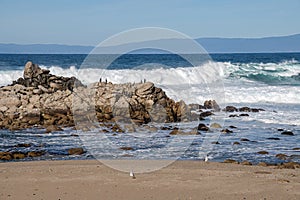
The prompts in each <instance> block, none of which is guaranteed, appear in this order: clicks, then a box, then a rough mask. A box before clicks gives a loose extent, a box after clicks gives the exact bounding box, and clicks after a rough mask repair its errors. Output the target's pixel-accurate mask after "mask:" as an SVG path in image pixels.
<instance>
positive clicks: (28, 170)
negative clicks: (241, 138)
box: [0, 160, 300, 200]
mask: <svg viewBox="0 0 300 200" xmlns="http://www.w3.org/2000/svg"><path fill="white" fill-rule="evenodd" d="M151 162H156V161H151ZM0 199H1V200H2V199H3V200H6V199H44V200H48V199H56V200H57V199H62V200H65V199H71V200H74V199H81V200H83V199H108V200H110V199H164V200H165V199H300V169H274V168H272V167H261V166H243V165H237V164H224V163H209V162H208V163H204V162H199V161H177V162H175V163H173V164H171V165H170V166H168V167H166V168H163V169H161V170H158V171H155V172H151V173H141V174H136V179H132V178H131V177H130V176H129V173H125V172H120V171H116V170H114V169H111V168H109V167H107V166H105V165H104V164H101V163H100V162H99V161H96V160H88V161H35V162H10V163H0Z"/></svg>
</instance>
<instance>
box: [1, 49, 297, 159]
mask: <svg viewBox="0 0 300 200" xmlns="http://www.w3.org/2000/svg"><path fill="white" fill-rule="evenodd" d="M107 56H109V55H102V57H100V58H99V59H98V60H97V61H95V62H86V60H85V59H86V58H87V55H80V54H76V55H68V54H62V55H59V54H53V55H47V54H43V55H38V54H18V55H14V54H2V55H0V85H2V86H3V85H7V84H10V83H12V81H13V80H16V79H17V78H19V77H22V74H23V68H24V65H25V63H26V62H27V61H29V60H30V61H33V62H34V63H37V64H39V65H40V66H41V67H42V68H47V69H49V70H50V71H51V73H52V74H55V75H59V76H75V77H77V78H79V79H80V80H81V81H82V82H83V83H85V84H89V83H93V82H97V81H99V79H100V78H101V79H102V81H105V80H107V81H110V82H113V83H124V82H140V81H144V80H146V81H152V82H154V83H155V84H156V86H158V87H162V88H163V89H164V90H165V91H166V94H167V95H168V96H169V97H171V98H173V99H174V100H176V101H179V100H184V101H185V102H186V103H199V104H203V102H204V101H205V100H208V99H212V97H214V95H212V93H211V91H212V90H215V91H218V92H220V93H222V95H221V96H218V97H220V98H219V99H216V100H217V101H218V103H219V104H220V105H221V107H225V106H227V105H233V106H236V107H243V106H248V107H254V108H262V109H264V110H265V111H262V112H258V113H247V114H249V116H248V117H229V115H230V114H240V113H224V112H219V113H216V116H217V117H219V119H222V125H223V128H228V129H230V130H232V131H233V133H231V134H219V133H218V134H217V133H215V135H217V137H215V138H214V139H213V141H210V142H218V143H219V144H215V145H213V147H209V148H208V149H209V150H207V148H206V147H207V146H205V145H203V144H204V141H205V137H208V136H207V135H209V134H214V133H202V134H201V135H197V136H170V137H169V132H170V131H168V130H159V131H157V133H155V134H153V135H151V137H142V136H141V135H140V136H139V135H138V134H139V133H136V134H134V135H130V134H117V135H116V134H115V133H113V132H111V133H107V134H106V138H108V139H109V141H111V142H112V143H113V144H115V145H116V146H117V147H121V146H129V147H132V149H133V150H130V151H125V152H124V151H122V150H120V149H119V148H110V147H109V146H107V145H105V146H103V145H102V146H101V145H99V143H95V144H94V143H92V142H90V143H89V144H88V145H87V142H86V141H83V140H84V138H82V137H74V136H72V135H74V134H80V133H79V132H77V131H75V130H72V129H71V128H66V129H64V131H63V132H54V133H51V134H45V133H44V130H41V129H28V130H19V131H8V130H0V151H31V150H45V151H46V152H47V154H45V155H44V156H42V157H39V158H35V159H48V160H49V159H89V158H93V156H94V155H93V154H97V157H100V158H108V159H110V158H123V157H124V156H130V158H136V159H140V158H145V159H176V158H177V157H178V155H180V159H203V155H204V154H208V156H209V158H210V159H211V160H215V161H222V160H224V159H228V158H231V159H235V160H238V161H243V160H249V161H251V162H254V163H258V162H261V161H266V162H273V163H278V162H282V160H279V159H277V158H276V157H275V155H276V154H278V153H284V154H286V155H288V156H290V157H288V161H297V162H299V161H300V158H299V157H300V151H299V150H293V149H294V148H299V147H300V53H270V54H263V53H261V54H212V55H210V56H211V58H212V59H211V60H210V61H207V62H203V63H201V64H199V65H198V66H192V65H191V64H190V63H189V62H188V61H187V60H185V59H182V58H181V57H180V56H178V55H170V54H155V55H153V54H136V55H134V54H128V55H123V56H121V57H119V58H118V59H117V60H115V61H114V62H113V63H109V65H107V63H105V62H103V63H102V62H101V61H103V60H104V61H105V59H106V57H107ZM216 69H217V70H216ZM198 75H200V76H198ZM215 76H218V80H219V81H220V80H221V84H214V85H210V86H209V87H208V86H207V79H209V78H211V77H215ZM212 87H218V88H212ZM219 87H221V88H219ZM210 120H211V119H210V118H208V119H207V120H206V121H204V122H201V123H207V124H209V123H210ZM197 123H199V122H197ZM196 125H197V124H194V123H191V124H185V125H183V124H171V125H170V126H172V127H175V126H186V127H184V128H185V129H192V128H194V127H195V126H196ZM154 126H155V125H154ZM156 126H159V125H156ZM229 126H235V127H236V128H229ZM278 129H283V130H290V131H292V132H293V133H294V136H285V135H281V132H282V131H278ZM89 134H90V138H94V139H97V137H98V138H100V137H99V135H98V134H97V133H96V132H90V133H89ZM241 138H247V139H248V140H249V141H248V142H243V141H240V140H241ZM270 138H277V140H272V139H270ZM88 141H89V140H88ZM170 141H172V146H170V148H165V146H166V144H168V143H170ZM174 141H175V142H174ZM234 142H239V143H240V145H233V143H234ZM19 143H30V144H32V145H31V147H27V148H25V147H22V148H19V147H15V145H16V144H19ZM185 144H189V146H188V148H184V147H185V146H184V145H185ZM82 145H83V146H86V147H87V149H88V150H90V151H88V152H87V153H86V154H84V155H81V156H68V155H67V149H69V148H72V147H78V146H82ZM262 150H264V151H268V152H269V154H266V155H261V154H258V153H257V152H258V151H262ZM201 152H202V153H201ZM27 159H29V158H27Z"/></svg>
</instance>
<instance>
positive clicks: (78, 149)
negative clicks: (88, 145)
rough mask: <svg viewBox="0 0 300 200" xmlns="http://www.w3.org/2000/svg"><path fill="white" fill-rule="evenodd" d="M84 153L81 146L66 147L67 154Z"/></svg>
mask: <svg viewBox="0 0 300 200" xmlns="http://www.w3.org/2000/svg"><path fill="white" fill-rule="evenodd" d="M84 153H85V151H84V150H83V148H81V147H79V148H71V149H68V154H69V155H81V154H84Z"/></svg>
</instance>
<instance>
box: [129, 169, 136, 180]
mask: <svg viewBox="0 0 300 200" xmlns="http://www.w3.org/2000/svg"><path fill="white" fill-rule="evenodd" d="M129 176H131V177H132V178H133V179H135V175H134V173H133V170H130V172H129Z"/></svg>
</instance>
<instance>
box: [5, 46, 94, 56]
mask: <svg viewBox="0 0 300 200" xmlns="http://www.w3.org/2000/svg"><path fill="white" fill-rule="evenodd" d="M93 48H94V47H93V46H79V45H61V44H0V53H10V54H87V53H89V52H90V51H91V50H92V49H93Z"/></svg>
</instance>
